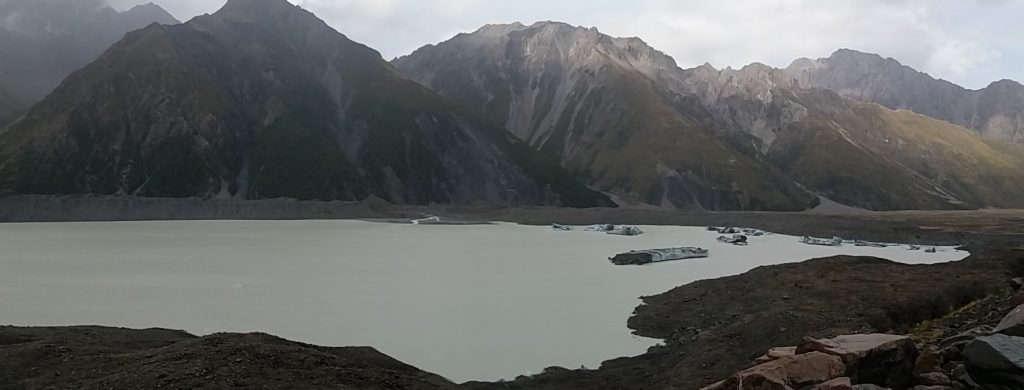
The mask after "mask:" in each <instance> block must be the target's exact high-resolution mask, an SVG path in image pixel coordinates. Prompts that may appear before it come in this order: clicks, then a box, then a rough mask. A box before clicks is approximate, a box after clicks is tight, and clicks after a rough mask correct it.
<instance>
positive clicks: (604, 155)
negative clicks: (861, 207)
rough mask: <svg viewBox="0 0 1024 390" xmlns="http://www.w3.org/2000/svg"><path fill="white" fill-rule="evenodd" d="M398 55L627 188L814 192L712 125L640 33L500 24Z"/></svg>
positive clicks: (535, 141)
mask: <svg viewBox="0 0 1024 390" xmlns="http://www.w3.org/2000/svg"><path fill="white" fill-rule="evenodd" d="M394 64H395V65H396V66H397V67H398V68H399V69H401V70H402V71H403V72H405V73H406V74H408V75H411V76H413V77H414V78H415V79H417V80H419V81H420V82H422V83H424V84H425V85H427V86H430V87H431V88H433V89H435V90H437V91H439V92H440V93H442V94H444V95H446V96H449V97H451V98H453V99H455V100H457V101H460V102H462V103H463V104H466V105H467V106H470V107H472V108H475V109H477V110H478V111H479V112H480V113H482V114H484V115H486V116H487V117H489V118H490V119H492V120H494V121H496V122H498V123H504V124H505V125H506V126H507V127H508V128H509V129H510V130H512V131H513V132H514V133H515V134H517V135H518V136H519V137H520V138H522V139H524V140H526V141H527V142H529V143H530V144H531V145H532V146H534V147H535V148H538V149H540V150H545V151H550V152H554V153H558V154H560V155H561V157H562V161H563V164H564V165H565V166H566V167H567V168H569V169H570V170H572V171H574V172H580V173H583V174H586V175H588V176H589V177H590V178H591V184H592V185H594V186H596V187H597V188H600V189H602V190H606V191H610V192H614V193H617V194H619V195H621V196H623V197H626V198H630V199H634V200H639V201H642V202H646V203H650V204H655V205H660V206H666V207H677V208H705V209H714V210H735V209H755V210H803V209H806V208H808V207H811V206H812V205H813V204H814V202H815V201H816V199H815V198H814V197H813V196H811V195H810V194H808V193H807V192H805V191H803V190H802V189H800V188H799V187H797V186H796V185H794V184H793V183H792V182H791V181H789V180H788V179H786V178H785V177H783V176H782V175H780V174H778V173H777V172H775V171H774V170H772V169H771V168H770V167H768V166H766V165H765V164H764V163H763V162H762V161H759V160H758V159H757V158H756V156H754V155H750V154H745V153H742V152H740V151H739V150H737V149H735V148H734V147H732V146H730V145H728V144H726V143H724V142H722V141H720V140H719V139H718V138H717V137H716V136H715V135H714V133H713V132H712V131H709V129H708V128H707V127H706V125H707V124H709V123H711V118H710V117H709V116H708V114H707V112H705V110H704V108H703V107H702V106H701V105H700V104H699V102H698V101H697V100H696V99H693V98H692V97H688V96H681V95H679V94H677V93H675V92H674V91H672V90H671V89H669V88H666V87H665V86H666V84H669V85H671V84H672V83H674V82H675V81H672V80H673V78H674V77H678V76H680V74H679V72H680V70H679V69H678V67H677V66H676V64H675V61H674V60H672V59H671V58H670V57H668V56H666V55H664V54H663V53H661V52H658V51H656V50H654V49H652V48H650V47H649V46H647V45H646V44H644V43H643V42H642V41H640V40H639V39H635V38H631V39H618V38H612V37H609V36H607V35H603V34H601V33H599V32H598V31H597V30H595V29H584V28H576V27H571V26H568V25H565V24H562V23H552V22H542V23H537V24H535V25H533V26H529V27H527V26H524V25H521V24H512V25H491V26H485V27H484V28H482V29H480V30H478V31H476V32H474V33H472V34H460V35H459V36H457V37H455V38H454V39H452V40H450V41H448V42H444V43H442V44H440V45H437V46H428V47H424V48H422V49H420V50H418V51H416V52H415V53H413V54H412V55H410V56H406V57H403V58H399V59H397V60H396V61H394ZM665 80H670V81H672V82H670V83H666V82H665Z"/></svg>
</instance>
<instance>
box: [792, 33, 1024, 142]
mask: <svg viewBox="0 0 1024 390" xmlns="http://www.w3.org/2000/svg"><path fill="white" fill-rule="evenodd" d="M785 70H786V72H787V73H790V74H791V75H793V76H794V77H796V78H797V79H798V80H799V81H800V83H801V84H802V85H805V86H807V87H814V88H826V89H832V90H835V91H836V92H838V93H840V94H841V95H843V96H846V97H849V98H852V99H855V100H861V101H868V102H874V103H879V104H881V105H883V106H886V107H888V108H891V109H907V110H911V111H914V112H917V113H920V114H924V115H927V116H930V117H933V118H936V119H940V120H944V121H947V122H951V123H954V124H958V125H961V126H964V127H967V128H970V129H973V130H975V131H977V132H978V133H979V134H980V135H981V136H982V137H984V138H986V139H990V140H995V141H1006V142H1015V143H1021V142H1024V86H1022V85H1021V84H1020V83H1018V82H1016V81H1013V80H1009V79H1002V80H998V81H994V82H992V83H990V84H989V85H988V86H987V87H985V88H981V89H974V90H972V89H967V88H964V87H962V86H960V85H957V84H955V83H952V82H950V81H946V80H942V79H936V78H933V77H932V76H930V75H928V74H927V73H924V72H920V71H918V70H916V69H914V68H912V67H909V66H906V65H903V64H902V63H900V62H899V61H897V60H895V59H893V58H883V57H882V56H880V55H878V54H871V53H863V52H859V51H856V50H851V49H840V50H838V51H836V52H835V53H833V54H832V55H831V56H829V57H826V58H819V59H816V60H811V59H807V58H801V59H797V60H795V61H794V62H793V63H792V64H791V65H790V66H789V67H787V68H785Z"/></svg>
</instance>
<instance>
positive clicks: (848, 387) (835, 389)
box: [813, 376, 853, 390]
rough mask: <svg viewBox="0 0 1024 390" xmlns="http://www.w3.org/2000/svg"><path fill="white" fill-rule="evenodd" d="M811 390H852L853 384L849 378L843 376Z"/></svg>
mask: <svg viewBox="0 0 1024 390" xmlns="http://www.w3.org/2000/svg"><path fill="white" fill-rule="evenodd" d="M813 390H853V383H852V382H851V381H850V377H845V376H844V377H842V378H836V379H833V380H830V381H828V382H825V383H822V384H820V385H818V386H817V387H815V388H814V389H813Z"/></svg>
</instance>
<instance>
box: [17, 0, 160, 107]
mask: <svg viewBox="0 0 1024 390" xmlns="http://www.w3.org/2000/svg"><path fill="white" fill-rule="evenodd" d="M151 23H164V24H177V23H179V22H178V20H177V19H175V18H174V17H173V16H171V15H170V14H169V13H167V12H166V11H164V10H163V8H160V7H159V6H157V5H156V4H153V3H149V4H144V5H139V6H135V7H133V8H131V9H129V10H125V11H123V12H118V11H116V10H114V9H113V8H111V7H110V6H109V5H107V4H106V3H105V2H104V1H103V0H48V1H34V0H5V1H3V2H0V51H3V52H4V53H17V55H5V56H3V57H0V88H2V89H3V91H0V93H2V94H4V95H6V99H2V100H0V127H2V126H3V125H4V124H7V123H8V122H10V121H12V120H14V119H16V118H17V117H18V116H20V115H21V114H23V113H24V112H25V111H27V110H28V109H29V108H30V107H31V106H32V105H33V104H35V103H36V102H38V101H40V100H42V98H43V97H45V96H46V94H48V93H50V92H51V91H52V90H53V89H54V88H56V87H57V85H59V84H60V82H61V81H62V80H63V79H64V78H65V77H66V76H68V75H69V74H70V73H71V72H72V71H74V70H77V69H78V68H80V67H82V66H84V65H86V64H88V63H89V62H92V61H93V60H94V59H96V57H98V56H99V55H100V54H101V53H103V51H105V50H106V49H107V48H108V47H109V46H110V45H111V44H113V43H115V42H116V41H118V40H119V39H121V38H122V37H123V36H124V34H125V33H127V32H129V31H132V30H135V29H138V28H142V27H145V26H146V25H149V24H151Z"/></svg>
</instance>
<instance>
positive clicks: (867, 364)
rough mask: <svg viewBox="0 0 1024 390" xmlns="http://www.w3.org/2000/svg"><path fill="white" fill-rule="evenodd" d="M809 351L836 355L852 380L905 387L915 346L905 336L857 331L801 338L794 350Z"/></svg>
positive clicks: (912, 361) (910, 382)
mask: <svg viewBox="0 0 1024 390" xmlns="http://www.w3.org/2000/svg"><path fill="white" fill-rule="evenodd" d="M809 351H817V352H822V353H826V354H829V355H833V356H838V357H840V358H841V359H842V360H843V363H844V364H845V365H846V367H847V373H848V374H849V376H850V377H851V378H852V379H853V381H854V383H877V384H882V385H885V386H889V387H895V388H906V387H909V386H910V385H911V384H912V383H913V371H914V363H915V362H916V361H917V346H915V345H914V341H913V339H911V338H910V337H909V336H898V335H889V334H860V335H848V336H839V337H836V338H832V339H820V340H819V339H813V338H805V339H804V341H803V342H802V343H800V345H799V346H797V349H796V353H797V354H801V353H805V352H809ZM797 356H799V355H797Z"/></svg>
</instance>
